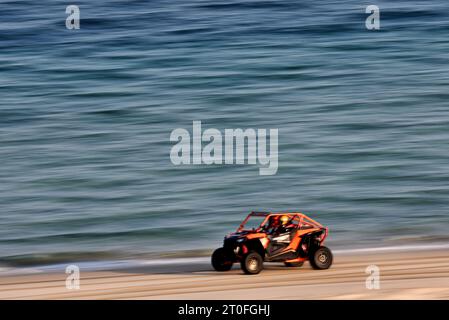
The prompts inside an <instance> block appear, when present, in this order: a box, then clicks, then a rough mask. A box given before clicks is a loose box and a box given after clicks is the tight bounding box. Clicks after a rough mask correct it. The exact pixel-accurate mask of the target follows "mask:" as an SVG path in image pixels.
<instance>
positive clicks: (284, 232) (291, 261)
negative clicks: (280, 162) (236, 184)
mask: <svg viewBox="0 0 449 320" xmlns="http://www.w3.org/2000/svg"><path fill="white" fill-rule="evenodd" d="M327 234H328V228H326V227H323V226H322V225H321V224H320V223H318V222H316V221H315V220H313V219H311V218H309V217H308V216H306V215H305V214H303V213H294V212H281V213H272V212H251V213H250V214H249V215H248V216H247V217H246V219H245V220H244V221H243V222H242V223H241V224H240V226H239V228H238V229H237V231H236V232H234V233H231V234H229V235H227V236H226V237H225V239H224V242H223V247H221V248H218V249H216V250H215V251H214V253H213V254H212V266H213V267H214V269H215V270H217V271H228V270H230V269H231V268H232V265H233V264H234V263H235V262H240V265H241V268H242V270H243V271H244V272H245V273H246V274H257V273H259V272H260V271H262V269H263V263H264V262H284V264H285V265H286V266H287V267H300V266H302V265H303V263H304V262H305V261H309V262H310V264H311V266H312V267H313V268H314V269H328V268H330V266H331V265H332V259H333V257H332V252H331V251H330V249H329V248H327V247H325V246H323V243H324V240H325V239H326V237H327Z"/></svg>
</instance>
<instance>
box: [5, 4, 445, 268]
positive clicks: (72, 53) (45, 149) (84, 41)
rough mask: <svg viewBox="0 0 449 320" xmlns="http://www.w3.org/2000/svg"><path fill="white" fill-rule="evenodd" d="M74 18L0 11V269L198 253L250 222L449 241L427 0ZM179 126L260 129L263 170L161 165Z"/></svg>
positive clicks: (369, 237) (131, 10) (178, 9)
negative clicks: (274, 215) (374, 16)
mask: <svg viewBox="0 0 449 320" xmlns="http://www.w3.org/2000/svg"><path fill="white" fill-rule="evenodd" d="M77 4H78V5H79V7H80V10H81V28H80V29H79V30H67V29H66V27H65V19H66V17H67V15H66V13H65V8H66V6H67V3H66V2H65V1H42V2H36V1H1V9H0V263H4V264H8V263H9V264H21V263H26V264H36V263H48V262H53V261H58V262H59V261H74V260H91V259H96V260H98V259H100V260H101V259H110V258H111V257H112V258H114V259H121V258H128V257H134V256H142V255H150V256H151V255H158V254H161V253H167V252H168V253H173V254H175V255H176V254H177V253H179V252H186V251H187V252H189V251H190V250H206V249H210V248H214V247H218V246H219V245H220V243H221V240H222V238H223V236H224V235H225V234H226V233H229V232H231V231H233V230H234V229H235V228H236V227H237V226H238V223H239V222H240V221H241V220H242V219H243V218H244V216H245V215H246V214H247V213H248V212H249V211H251V210H275V211H281V210H295V211H302V212H304V213H307V214H309V215H311V216H312V217H313V218H316V219H317V220H318V221H320V222H322V223H323V224H325V225H327V226H329V228H330V236H329V240H328V241H329V242H328V245H329V246H330V247H332V248H364V247H376V246H396V245H400V244H407V245H410V244H414V243H417V244H419V243H426V244H428V243H436V242H439V243H441V242H442V243H447V242H449V241H448V240H449V236H448V228H449V214H448V210H449V106H448V100H449V90H448V89H449V63H448V61H449V3H448V2H447V1H442V0H438V1H436V0H435V1H394V2H391V1H384V0H382V1H376V3H375V4H377V5H378V6H379V7H380V10H381V30H379V31H368V30H366V28H365V19H366V17H367V16H368V15H367V14H365V8H366V6H367V5H369V4H372V3H364V2H360V1H355V0H354V1H352V0H339V1H321V2H317V1H292V0H284V1H281V0H266V1H255V0H250V1H235V0H231V1H221V0H218V1H211V0H197V1H180V0H172V1H163V0H155V1H137V0H136V1H103V0H101V1H77ZM192 121H201V122H202V124H203V127H204V129H207V128H217V129H219V130H224V129H226V128H243V129H245V128H267V129H268V128H278V129H279V170H278V173H277V174H276V175H274V176H260V175H259V174H258V169H257V168H256V167H254V166H229V165H228V166H226V165H220V166H219V165H214V166H206V165H203V166H179V167H176V166H174V165H173V164H172V163H171V161H170V156H169V155H170V149H171V147H172V146H173V143H171V142H170V140H169V137H170V133H171V132H172V130H174V129H176V128H186V129H190V128H191V126H192Z"/></svg>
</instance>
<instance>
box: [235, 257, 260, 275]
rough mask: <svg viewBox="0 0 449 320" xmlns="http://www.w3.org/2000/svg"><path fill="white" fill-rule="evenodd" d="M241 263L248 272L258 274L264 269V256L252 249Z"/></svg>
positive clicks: (244, 270)
mask: <svg viewBox="0 0 449 320" xmlns="http://www.w3.org/2000/svg"><path fill="white" fill-rule="evenodd" d="M240 265H241V267H242V270H243V272H245V273H246V274H258V273H259V272H260V271H262V269H263V258H262V256H261V255H260V254H259V253H257V252H256V251H250V252H249V253H248V254H247V255H245V256H244V257H243V259H242V261H241V262H240Z"/></svg>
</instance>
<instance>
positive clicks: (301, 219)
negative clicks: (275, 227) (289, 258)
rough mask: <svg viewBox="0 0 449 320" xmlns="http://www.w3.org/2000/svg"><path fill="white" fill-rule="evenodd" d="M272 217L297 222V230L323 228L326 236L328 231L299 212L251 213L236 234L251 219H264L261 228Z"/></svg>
mask: <svg viewBox="0 0 449 320" xmlns="http://www.w3.org/2000/svg"><path fill="white" fill-rule="evenodd" d="M274 216H288V217H289V218H290V219H291V221H297V222H298V228H299V229H301V228H302V227H312V228H324V229H325V230H326V235H327V233H328V229H327V228H325V227H324V226H323V225H322V224H321V223H319V222H317V221H315V220H313V219H312V218H310V217H308V216H307V215H305V214H304V213H300V212H255V211H253V212H251V213H250V214H249V215H248V216H247V217H246V218H245V220H243V222H242V223H241V224H240V226H239V227H238V229H237V232H240V231H242V230H244V227H245V224H246V223H247V222H248V220H249V219H250V218H251V217H265V219H263V221H262V223H261V224H260V226H259V227H262V226H263V225H265V224H266V223H267V221H268V220H269V219H270V218H271V217H274Z"/></svg>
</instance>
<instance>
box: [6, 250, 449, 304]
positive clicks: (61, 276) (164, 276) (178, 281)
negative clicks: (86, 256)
mask: <svg viewBox="0 0 449 320" xmlns="http://www.w3.org/2000/svg"><path fill="white" fill-rule="evenodd" d="M369 265H376V266H378V267H379V268H380V289H371V290H370V289H367V288H366V283H365V281H366V279H367V277H368V274H367V273H365V270H366V268H367V266H369ZM64 271H65V270H61V272H46V273H34V274H15V275H6V276H5V275H3V276H1V277H0V299H230V300H238V299H449V254H448V251H447V250H432V251H428V250H423V252H418V251H414V252H400V251H393V252H382V253H379V252H371V253H369V254H366V253H351V254H339V255H335V262H334V265H333V266H332V268H331V269H329V270H325V271H317V270H313V269H312V268H311V267H310V265H309V264H308V263H306V264H304V266H303V267H301V268H293V269H292V268H286V267H284V266H283V265H280V264H265V269H264V270H263V271H262V273H260V274H259V275H254V276H248V275H244V274H243V273H242V272H241V270H240V268H239V266H237V265H236V266H235V267H234V268H233V269H232V270H231V271H229V272H225V273H218V272H215V271H213V270H212V269H211V267H210V265H209V264H208V262H207V259H206V258H205V259H200V261H197V262H188V263H167V264H163V263H162V264H158V265H149V266H145V267H136V268H126V269H118V270H108V271H86V272H83V270H81V278H80V289H79V290H69V289H67V288H66V286H65V281H66V277H67V275H66V274H65V272H64Z"/></svg>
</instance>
